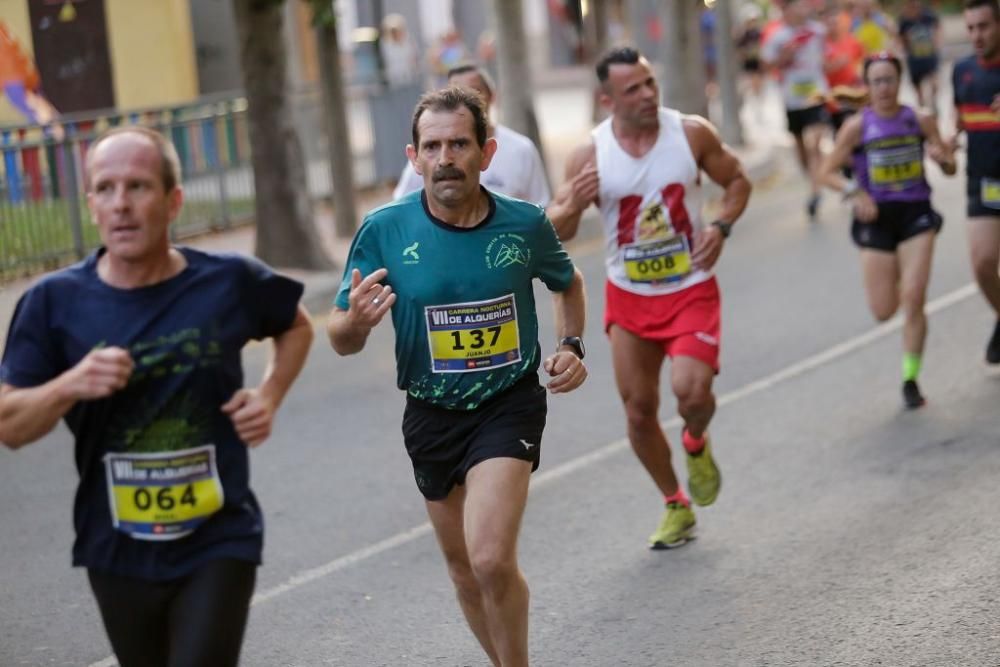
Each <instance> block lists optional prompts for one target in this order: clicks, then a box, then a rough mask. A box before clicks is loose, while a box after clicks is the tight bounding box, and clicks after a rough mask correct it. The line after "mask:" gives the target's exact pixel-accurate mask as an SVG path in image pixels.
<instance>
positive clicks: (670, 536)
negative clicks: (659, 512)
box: [649, 503, 695, 549]
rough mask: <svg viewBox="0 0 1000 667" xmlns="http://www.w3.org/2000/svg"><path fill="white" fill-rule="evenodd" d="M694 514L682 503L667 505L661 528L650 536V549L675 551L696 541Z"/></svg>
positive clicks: (661, 520)
mask: <svg viewBox="0 0 1000 667" xmlns="http://www.w3.org/2000/svg"><path fill="white" fill-rule="evenodd" d="M694 524H695V519H694V512H692V511H691V508H690V507H688V506H687V505H683V504H681V503H667V509H666V511H665V512H664V513H663V518H662V519H660V526H659V527H658V528H657V529H656V532H655V533H653V534H652V535H650V536H649V548H650V549H673V548H674V547H679V546H681V545H683V544H686V543H687V541H688V540H693V539H694V534H693V533H694Z"/></svg>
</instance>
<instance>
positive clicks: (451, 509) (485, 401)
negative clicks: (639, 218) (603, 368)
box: [327, 88, 587, 665]
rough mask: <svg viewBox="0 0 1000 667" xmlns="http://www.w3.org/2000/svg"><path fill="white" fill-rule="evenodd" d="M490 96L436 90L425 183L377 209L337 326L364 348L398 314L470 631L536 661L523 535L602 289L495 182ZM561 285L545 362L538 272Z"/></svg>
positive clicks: (423, 463) (420, 455)
mask: <svg viewBox="0 0 1000 667" xmlns="http://www.w3.org/2000/svg"><path fill="white" fill-rule="evenodd" d="M486 129H487V123H486V117H485V114H484V112H483V103H482V100H481V99H480V98H479V97H478V96H477V95H476V94H475V93H474V92H471V91H467V90H463V89H461V88H448V89H445V90H440V91H437V92H433V93H428V94H427V95H425V96H424V97H423V98H421V100H420V102H419V104H418V105H417V108H416V110H415V111H414V114H413V144H412V145H410V146H407V148H406V152H407V155H408V156H409V158H410V162H411V163H412V164H413V167H414V169H415V170H416V172H417V173H418V174H420V175H421V176H423V179H424V189H423V190H421V191H420V192H417V193H414V194H412V195H409V196H407V197H405V198H403V199H401V200H399V201H397V202H394V203H392V204H389V205H388V206H385V207H383V208H380V209H378V210H376V211H373V212H372V213H370V214H369V215H368V217H367V218H366V219H365V222H364V224H363V225H362V227H361V230H360V231H359V232H358V234H357V237H356V238H355V239H354V244H353V245H352V247H351V253H350V257H349V259H348V262H347V269H346V271H345V273H344V281H343V284H342V285H341V289H340V293H339V294H338V295H337V299H336V305H335V307H334V309H333V312H332V313H331V314H330V320H329V324H328V326H327V332H328V334H329V336H330V343H331V345H332V346H333V348H334V350H336V352H337V353H338V354H342V355H347V354H355V353H357V352H360V351H361V350H362V349H364V346H365V343H366V342H367V340H368V335H369V334H370V333H371V331H372V329H373V328H374V327H376V326H378V324H379V323H380V322H381V321H382V319H383V318H384V317H385V315H386V314H387V313H389V312H390V311H391V312H392V322H393V326H394V327H395V329H396V362H397V371H398V380H397V383H398V385H399V387H400V388H401V389H404V390H405V391H406V392H407V395H406V410H405V411H404V413H403V425H402V426H403V443H404V444H405V446H406V452H407V454H409V456H410V461H411V462H412V464H413V476H414V481H416V483H417V488H419V489H420V493H421V494H422V495H423V497H424V500H425V503H426V507H427V514H428V516H429V517H430V520H431V524H432V525H433V526H434V531H435V533H436V536H437V540H438V544H439V545H440V547H441V552H442V554H443V555H444V557H445V560H446V561H447V564H448V573H449V575H450V576H451V579H452V582H453V583H454V585H455V589H456V592H457V594H458V600H459V603H460V606H461V608H462V612H463V613H464V614H465V618H466V621H467V622H468V624H469V627H470V629H471V630H472V632H473V634H474V635H475V636H476V639H477V640H478V641H479V643H480V645H481V646H482V647H483V650H484V651H485V652H486V654H487V655H488V656H489V659H490V662H491V663H492V664H494V665H500V664H503V665H527V664H528V586H527V584H526V583H525V580H524V575H523V574H522V573H521V570H520V568H519V566H518V562H517V536H518V533H519V532H520V527H521V517H522V516H523V514H524V509H525V505H526V504H527V500H528V481H529V479H530V477H531V473H532V471H533V470H535V469H536V468H537V467H538V465H539V461H540V453H539V452H540V450H541V445H542V434H543V431H544V429H545V423H546V417H547V409H548V408H547V397H546V391H545V388H543V387H542V386H540V385H539V382H538V374H537V370H538V368H539V366H541V367H542V368H543V369H544V370H545V372H546V374H548V375H549V377H550V379H549V381H548V382H547V383H546V388H547V389H548V391H549V392H551V393H553V394H560V393H566V392H569V391H572V390H574V389H576V388H577V387H579V386H580V385H581V384H582V383H583V381H584V380H585V379H586V377H587V369H586V367H585V366H584V365H583V361H582V360H583V356H584V347H583V341H582V339H581V338H580V336H581V335H582V333H583V326H584V318H585V310H586V296H585V294H584V288H583V277H582V276H581V275H580V272H579V271H578V270H577V269H575V268H574V267H573V263H572V262H571V261H570V259H569V257H568V256H567V255H566V252H565V251H564V250H563V248H562V246H561V245H560V243H559V241H558V239H557V238H556V233H555V229H554V228H553V227H552V224H551V223H550V222H549V220H548V218H546V216H545V213H544V212H543V211H542V209H540V208H538V207H537V206H534V205H532V204H527V203H525V202H522V201H518V200H516V199H510V198H509V197H504V196H501V195H497V194H494V193H491V192H489V191H487V190H486V189H484V188H482V187H481V185H480V182H479V174H480V173H481V172H482V171H484V170H485V169H486V168H487V167H489V164H490V160H491V159H492V157H493V154H494V153H495V152H496V149H497V143H496V139H494V138H488V137H487V136H486V134H487V132H486ZM535 278H539V279H541V281H542V282H543V283H544V284H545V285H546V286H547V287H548V288H549V289H550V290H552V291H553V301H554V303H555V329H556V336H555V340H558V341H559V344H558V347H557V348H556V350H555V352H554V353H552V354H549V355H548V356H546V357H545V359H544V360H542V350H541V347H540V346H539V344H538V321H537V317H536V314H535V299H534V295H533V292H532V283H533V282H534V279H535Z"/></svg>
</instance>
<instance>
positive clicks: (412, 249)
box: [403, 241, 420, 264]
mask: <svg viewBox="0 0 1000 667" xmlns="http://www.w3.org/2000/svg"><path fill="white" fill-rule="evenodd" d="M419 247H420V241H414V242H413V245H411V246H407V247H405V248H403V257H409V258H410V259H404V260H403V264H417V263H419V262H420V254H419V253H418V252H417V248H419Z"/></svg>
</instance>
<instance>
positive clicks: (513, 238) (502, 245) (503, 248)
mask: <svg viewBox="0 0 1000 667" xmlns="http://www.w3.org/2000/svg"><path fill="white" fill-rule="evenodd" d="M529 261H531V250H530V249H529V248H528V246H527V242H526V241H525V239H524V237H523V236H521V235H519V234H499V235H497V236H495V237H493V240H492V241H490V243H489V245H488V246H486V266H487V268H490V269H506V268H507V267H509V266H514V265H515V264H520V265H521V266H527V265H528V262H529Z"/></svg>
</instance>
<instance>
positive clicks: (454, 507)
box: [426, 486, 500, 666]
mask: <svg viewBox="0 0 1000 667" xmlns="http://www.w3.org/2000/svg"><path fill="white" fill-rule="evenodd" d="M465 491H466V487H464V486H456V487H454V488H452V490H451V493H449V494H448V497H447V498H445V499H444V500H428V501H426V505H427V515H428V516H429V517H430V520H431V525H432V526H434V534H435V535H436V536H437V540H438V546H440V547H441V553H442V554H443V555H444V560H445V563H446V564H447V566H448V576H449V577H451V581H452V583H453V584H454V585H455V593H456V595H457V597H458V604H459V606H460V607H461V608H462V613H463V614H464V615H465V621H466V622H467V623H468V624H469V628H470V629H471V630H472V634H474V635H475V636H476V639H478V640H479V645H480V646H482V647H483V650H484V651H485V652H486V655H488V656H489V658H490V661H491V662H492V663H493V664H494V665H497V666H499V665H500V659H499V658H498V657H497V652H496V649H494V647H493V641H492V640H491V639H490V632H489V628H488V626H487V623H486V612H485V611H484V610H483V593H482V591H481V590H480V588H479V583H478V582H477V581H476V578H475V576H474V575H473V573H472V565H471V563H470V562H469V551H468V548H467V547H466V544H465V528H464V524H465V517H464V511H463V506H464V505H465Z"/></svg>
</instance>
